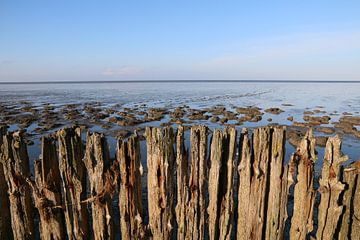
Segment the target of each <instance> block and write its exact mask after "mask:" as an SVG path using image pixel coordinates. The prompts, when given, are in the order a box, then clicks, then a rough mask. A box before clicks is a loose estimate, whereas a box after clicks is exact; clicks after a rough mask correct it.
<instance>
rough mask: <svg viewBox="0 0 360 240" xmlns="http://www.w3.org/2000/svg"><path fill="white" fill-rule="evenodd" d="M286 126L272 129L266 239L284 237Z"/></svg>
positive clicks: (286, 193) (286, 187) (285, 216)
mask: <svg viewBox="0 0 360 240" xmlns="http://www.w3.org/2000/svg"><path fill="white" fill-rule="evenodd" d="M285 140H286V138H285V128H284V127H274V128H272V129H271V143H270V146H271V152H270V154H271V157H270V166H269V171H268V172H269V175H270V176H269V177H270V178H269V193H268V197H267V202H268V204H267V214H266V232H265V239H269V240H272V239H279V240H280V239H284V227H285V221H286V218H287V213H286V207H287V199H288V190H289V188H288V181H287V180H288V171H287V170H288V168H287V167H284V154H285Z"/></svg>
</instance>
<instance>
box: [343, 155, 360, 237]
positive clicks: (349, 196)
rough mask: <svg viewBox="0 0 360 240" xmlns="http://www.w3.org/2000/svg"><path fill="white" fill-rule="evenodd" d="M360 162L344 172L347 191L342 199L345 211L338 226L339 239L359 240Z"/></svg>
mask: <svg viewBox="0 0 360 240" xmlns="http://www.w3.org/2000/svg"><path fill="white" fill-rule="evenodd" d="M359 173H360V161H357V162H355V163H353V164H352V165H351V166H350V167H347V168H345V169H344V171H343V177H342V182H343V183H344V184H345V191H344V194H343V197H342V204H343V206H344V211H343V214H342V216H341V221H340V223H339V225H338V227H339V235H338V239H357V238H358V237H359V235H360V220H359V219H360V217H359V216H360V206H359V203H360V193H359V192H360V191H359V189H358V186H359V184H360V179H359Z"/></svg>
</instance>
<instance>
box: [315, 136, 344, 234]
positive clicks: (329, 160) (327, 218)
mask: <svg viewBox="0 0 360 240" xmlns="http://www.w3.org/2000/svg"><path fill="white" fill-rule="evenodd" d="M347 159H348V157H347V156H343V155H342V153H341V140H340V138H339V137H338V136H335V137H330V138H329V139H328V141H327V143H326V147H325V154H324V161H323V166H322V171H321V178H320V180H319V184H320V187H319V190H318V191H319V192H320V194H321V198H320V204H319V207H318V229H317V233H316V238H317V239H334V236H335V230H336V228H337V225H338V222H339V217H340V215H341V213H342V211H343V206H342V205H339V197H340V194H341V193H342V192H343V190H344V188H345V185H344V184H342V183H341V182H340V180H339V178H340V164H341V163H342V162H345V161H346V160H347Z"/></svg>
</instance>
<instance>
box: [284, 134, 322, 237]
mask: <svg viewBox="0 0 360 240" xmlns="http://www.w3.org/2000/svg"><path fill="white" fill-rule="evenodd" d="M315 159H316V156H315V138H314V137H313V134H312V130H311V129H310V130H309V131H308V132H307V133H306V135H305V136H304V138H303V139H302V140H301V142H300V145H299V146H298V148H297V151H296V153H294V154H293V155H292V157H291V160H290V164H291V165H292V166H293V167H294V168H295V170H294V173H295V175H296V176H294V178H295V177H296V182H295V185H294V211H293V216H292V218H291V227H290V236H291V238H292V239H301V240H302V239H306V238H307V236H308V234H309V233H310V232H311V231H312V230H313V210H314V201H315V191H314V188H313V182H314V162H315ZM291 172H293V171H291Z"/></svg>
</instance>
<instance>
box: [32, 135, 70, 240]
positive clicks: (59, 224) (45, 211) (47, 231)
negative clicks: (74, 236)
mask: <svg viewBox="0 0 360 240" xmlns="http://www.w3.org/2000/svg"><path fill="white" fill-rule="evenodd" d="M41 142H42V143H41V157H40V160H37V161H35V163H34V169H35V170H34V171H35V182H33V181H31V180H28V182H29V184H30V185H31V186H32V189H33V197H34V202H35V206H36V208H37V209H38V211H39V216H40V224H39V225H40V237H41V239H49V240H50V239H53V240H56V239H58V240H61V239H65V236H66V231H65V225H64V215H63V212H62V209H63V205H62V197H61V178H60V171H59V161H58V157H57V152H56V139H55V138H54V137H53V136H47V137H42V139H41Z"/></svg>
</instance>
